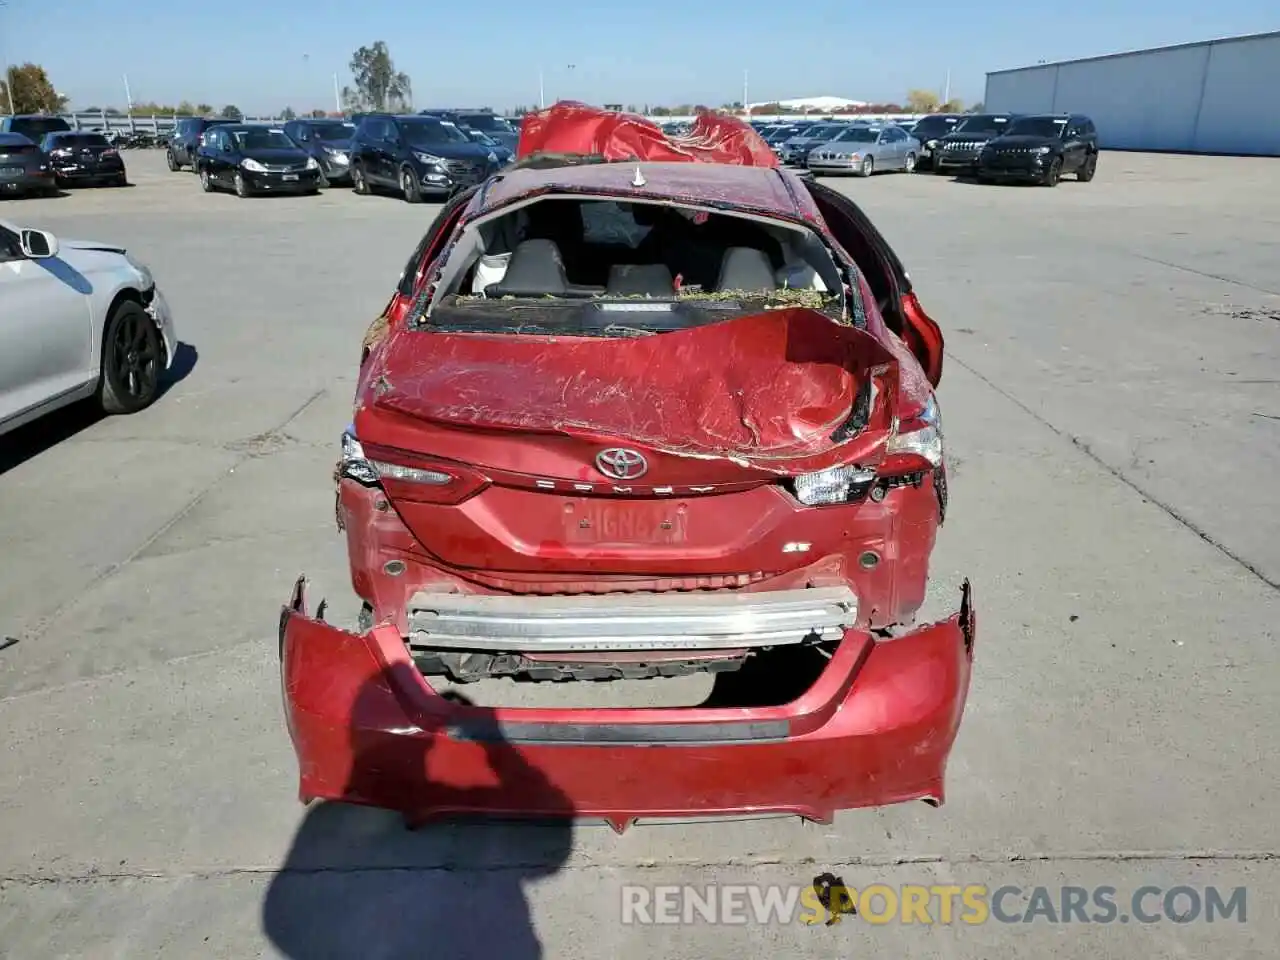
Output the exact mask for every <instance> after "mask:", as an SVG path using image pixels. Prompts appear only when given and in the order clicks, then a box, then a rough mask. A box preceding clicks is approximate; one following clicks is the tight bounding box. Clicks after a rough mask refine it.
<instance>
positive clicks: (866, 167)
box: [858, 157, 876, 177]
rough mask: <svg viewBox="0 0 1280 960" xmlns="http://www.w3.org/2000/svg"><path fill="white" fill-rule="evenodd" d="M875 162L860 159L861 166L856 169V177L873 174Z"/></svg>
mask: <svg viewBox="0 0 1280 960" xmlns="http://www.w3.org/2000/svg"><path fill="white" fill-rule="evenodd" d="M875 169H876V162H875V161H874V160H872V159H871V158H870V157H863V158H862V165H861V166H859V167H858V176H860V177H869V176H871V174H872V173H874V172H875Z"/></svg>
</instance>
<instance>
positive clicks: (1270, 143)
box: [983, 31, 1280, 156]
mask: <svg viewBox="0 0 1280 960" xmlns="http://www.w3.org/2000/svg"><path fill="white" fill-rule="evenodd" d="M1277 90H1280V31H1277V32H1275V33H1259V34H1253V35H1250V36H1245V37H1230V38H1227V39H1223V40H1205V41H1201V42H1199V43H1187V44H1180V45H1178V46H1173V47H1157V48H1155V49H1152V50H1135V51H1133V52H1132V53H1115V54H1110V55H1108V56H1103V57H1088V58H1085V59H1082V60H1064V61H1062V62H1061V63H1048V64H1038V65H1036V66H1034V67H1022V68H1020V69H1016V70H997V71H995V72H994V73H988V74H987V93H986V97H985V98H984V100H983V103H984V104H985V105H986V109H988V110H995V111H1007V112H1010V113H1070V112H1078V113H1086V114H1088V115H1089V116H1091V117H1093V119H1094V121H1095V122H1096V123H1097V125H1098V137H1099V139H1100V141H1101V144H1102V146H1103V147H1112V148H1115V149H1120V150H1179V151H1188V152H1192V153H1243V154H1260V155H1264V156H1280V109H1277V107H1276V91H1277Z"/></svg>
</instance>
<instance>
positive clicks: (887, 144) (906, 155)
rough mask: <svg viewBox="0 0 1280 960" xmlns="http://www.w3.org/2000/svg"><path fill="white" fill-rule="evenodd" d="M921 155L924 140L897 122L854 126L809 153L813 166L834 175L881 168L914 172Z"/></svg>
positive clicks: (861, 173) (866, 172)
mask: <svg viewBox="0 0 1280 960" xmlns="http://www.w3.org/2000/svg"><path fill="white" fill-rule="evenodd" d="M918 156H920V141H919V140H917V139H915V137H913V136H911V135H910V134H908V133H907V132H906V131H905V130H903V129H902V128H901V127H898V126H896V125H894V124H887V125H884V126H864V125H862V124H855V125H853V126H850V127H849V129H848V130H845V131H844V132H842V133H841V134H840V136H838V137H836V138H835V139H834V140H832V141H831V142H830V143H824V144H823V145H822V146H820V147H815V148H814V149H813V150H812V151H811V152H810V154H809V169H810V170H812V171H813V172H814V173H816V174H823V175H827V176H830V175H832V174H838V173H856V174H858V176H861V177H869V176H871V174H873V173H875V172H876V171H877V170H903V171H905V172H907V173H910V172H911V171H912V170H914V169H915V168H916V158H917V157H918Z"/></svg>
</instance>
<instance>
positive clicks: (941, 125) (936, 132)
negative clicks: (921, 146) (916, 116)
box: [911, 117, 956, 137]
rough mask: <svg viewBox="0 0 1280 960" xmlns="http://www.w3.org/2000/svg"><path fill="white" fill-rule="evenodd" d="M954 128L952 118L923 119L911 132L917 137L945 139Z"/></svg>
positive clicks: (954, 122) (954, 120) (954, 123)
mask: <svg viewBox="0 0 1280 960" xmlns="http://www.w3.org/2000/svg"><path fill="white" fill-rule="evenodd" d="M955 128H956V119H955V118H954V117H925V118H924V119H923V120H921V121H920V122H919V123H917V124H916V125H915V129H913V130H912V131H911V132H912V133H914V134H915V135H916V136H917V137H945V136H946V135H947V134H948V133H950V132H951V131H952V130H954V129H955Z"/></svg>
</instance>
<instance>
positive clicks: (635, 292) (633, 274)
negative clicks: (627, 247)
mask: <svg viewBox="0 0 1280 960" xmlns="http://www.w3.org/2000/svg"><path fill="white" fill-rule="evenodd" d="M675 292H676V282H675V278H674V277H673V276H672V275H671V270H670V268H668V267H667V266H665V265H664V264H661V263H615V264H614V265H613V266H612V267H610V268H609V283H608V285H607V286H606V287H605V294H606V295H607V296H614V297H634V296H649V297H671V296H674V295H675Z"/></svg>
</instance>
